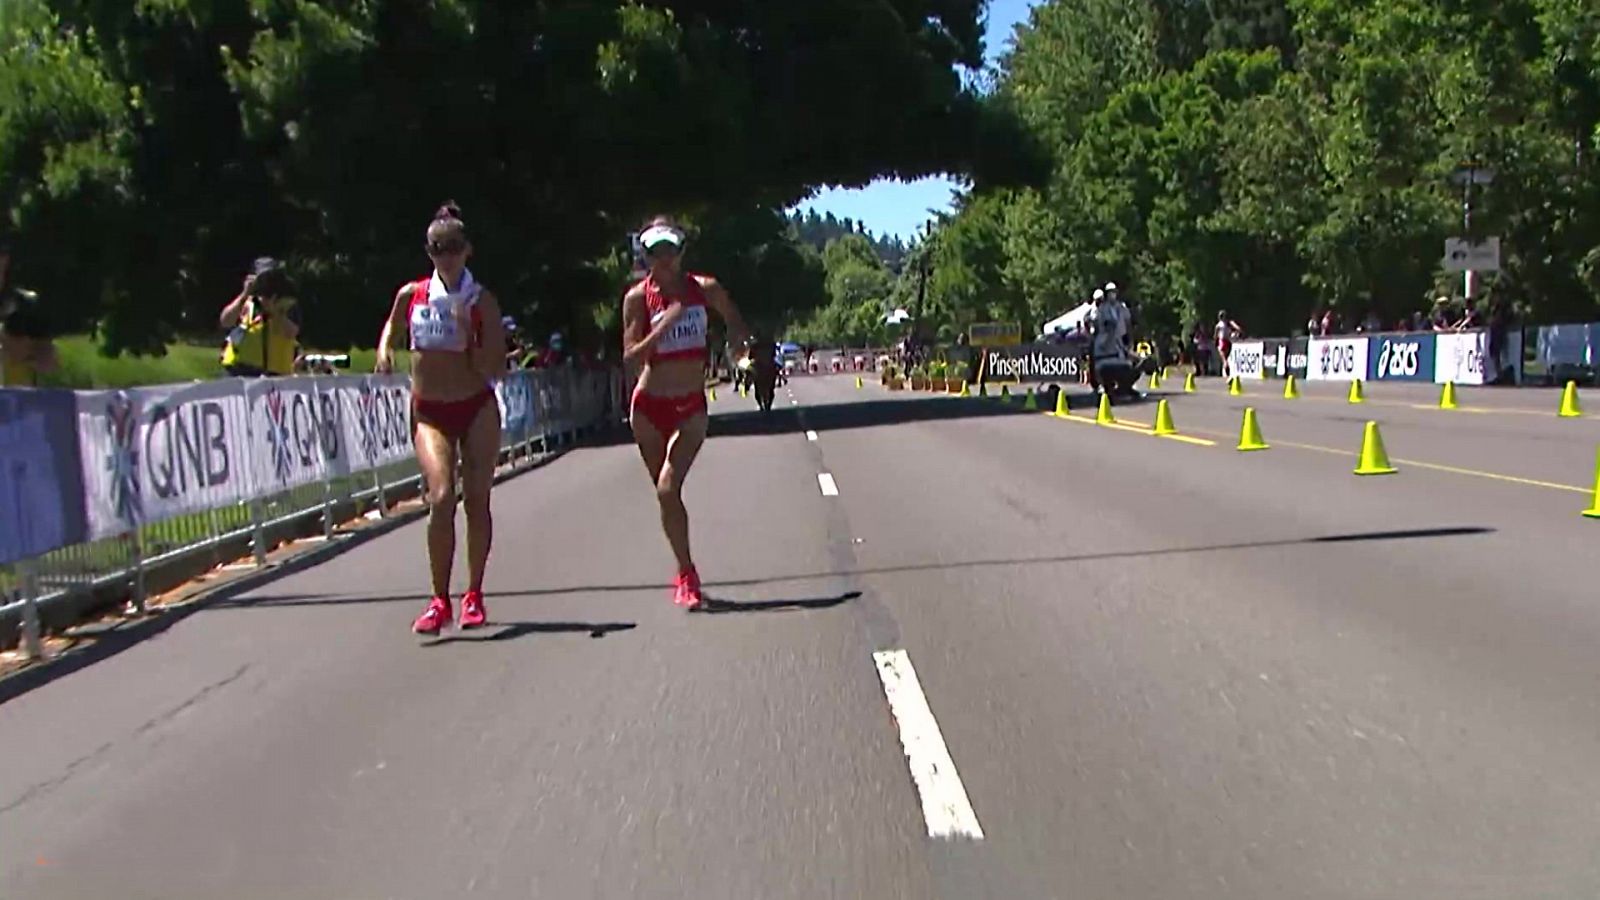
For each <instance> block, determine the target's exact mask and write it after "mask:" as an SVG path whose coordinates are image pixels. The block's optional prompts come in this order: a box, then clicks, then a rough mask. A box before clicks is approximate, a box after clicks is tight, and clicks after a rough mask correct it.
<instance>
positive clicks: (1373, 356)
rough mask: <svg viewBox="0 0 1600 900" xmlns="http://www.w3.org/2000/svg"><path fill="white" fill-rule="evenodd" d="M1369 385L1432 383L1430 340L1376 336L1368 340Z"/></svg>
mask: <svg viewBox="0 0 1600 900" xmlns="http://www.w3.org/2000/svg"><path fill="white" fill-rule="evenodd" d="M1368 341H1369V342H1370V343H1369V344H1368V349H1367V356H1368V358H1369V359H1370V361H1371V368H1370V369H1368V371H1367V378H1368V379H1369V380H1371V381H1432V380H1433V374H1434V373H1433V368H1434V336H1433V335H1431V334H1424V333H1400V334H1377V335H1373V336H1372V337H1371V338H1368Z"/></svg>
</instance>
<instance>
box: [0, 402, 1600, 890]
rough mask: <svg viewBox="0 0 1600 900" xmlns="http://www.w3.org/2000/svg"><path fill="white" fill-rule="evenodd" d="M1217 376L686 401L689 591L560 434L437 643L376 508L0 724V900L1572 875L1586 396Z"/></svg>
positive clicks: (644, 499) (419, 581)
mask: <svg viewBox="0 0 1600 900" xmlns="http://www.w3.org/2000/svg"><path fill="white" fill-rule="evenodd" d="M1172 384H1173V385H1174V386H1177V383H1176V382H1173V383H1172ZM1246 390H1247V392H1248V393H1247V396H1246V397H1243V398H1230V397H1227V396H1225V395H1224V394H1223V393H1222V391H1221V388H1220V384H1219V383H1218V382H1217V381H1215V380H1209V381H1202V391H1201V392H1200V393H1198V394H1193V395H1183V394H1181V393H1175V394H1171V395H1169V396H1170V398H1171V400H1172V402H1173V412H1174V415H1175V418H1176V420H1177V424H1178V426H1179V428H1180V429H1181V430H1183V431H1184V432H1185V434H1186V435H1188V436H1189V437H1190V438H1191V439H1192V440H1191V441H1188V442H1185V441H1176V440H1166V439H1158V438H1155V437H1152V436H1150V435H1148V434H1144V433H1141V432H1140V430H1139V428H1138V427H1137V426H1129V427H1126V428H1105V427H1100V426H1096V425H1093V424H1091V423H1089V422H1087V421H1083V420H1081V419H1080V420H1078V421H1071V422H1066V421H1060V420H1058V419H1055V418H1053V417H1048V416H1045V415H1038V414H1024V413H1022V412H1021V411H1020V410H1019V408H1018V406H1017V405H1013V406H1002V405H1001V404H1000V403H998V402H997V401H994V400H987V401H983V400H976V399H974V400H959V399H952V398H945V397H929V396H917V395H911V394H890V393H887V392H885V391H883V390H882V389H881V388H879V387H877V386H876V385H875V384H872V383H869V384H868V385H867V386H866V388H865V389H863V390H857V389H856V388H855V386H854V379H853V377H852V376H841V377H822V378H805V379H802V378H796V379H794V380H793V381H791V383H790V387H789V389H788V390H787V391H785V390H780V392H779V398H778V402H779V406H780V407H781V408H780V409H779V410H778V411H777V412H775V413H774V414H773V415H772V416H771V417H770V418H768V419H765V420H763V419H761V418H760V417H758V416H757V415H755V414H753V413H752V412H750V410H751V409H752V408H753V401H750V400H744V399H741V398H738V397H737V396H736V395H733V394H732V392H730V391H728V390H727V389H726V386H724V389H723V390H722V391H719V400H718V401H717V403H716V404H715V405H714V409H715V411H716V413H717V418H716V421H715V423H714V432H715V434H716V436H715V437H714V438H713V439H712V440H711V441H710V442H709V443H708V445H707V447H706V450H705V451H704V454H703V455H702V457H701V459H700V461H699V463H698V465H697V467H696V469H695V471H694V473H693V475H692V477H691V478H690V481H689V486H688V503H689V506H690V510H691V515H692V520H693V526H694V539H695V546H696V555H697V558H698V559H699V562H700V568H701V571H702V573H703V575H704V576H705V579H706V581H707V587H708V593H709V594H710V595H711V596H712V597H713V598H715V601H716V602H715V603H714V604H713V606H712V609H711V610H710V611H708V612H704V613H694V614H689V613H685V612H683V611H682V610H679V609H677V608H676V607H674V606H673V605H672V604H671V603H670V602H669V599H670V591H669V589H668V587H667V581H668V577H669V575H670V570H671V564H670V554H669V552H668V550H667V547H666V544H665V541H664V540H663V539H662V537H661V535H660V533H659V528H658V525H657V517H656V512H655V508H654V497H653V495H652V493H651V491H650V489H649V486H648V484H647V481H646V479H645V477H644V473H643V468H642V466H641V465H640V463H639V461H638V459H637V456H636V454H635V452H634V450H633V448H632V447H631V446H630V445H625V444H624V445H615V446H600V447H593V448H585V449H582V450H579V451H577V452H575V453H572V454H570V455H568V456H566V457H564V458H562V459H560V460H558V461H556V462H555V463H553V464H552V465H550V466H548V467H546V468H544V469H540V470H537V471H535V472H532V473H530V474H527V475H524V476H522V477H520V478H517V479H514V480H511V481H508V482H506V483H504V484H503V485H501V486H500V487H499V488H497V490H496V494H495V512H496V517H497V525H498V529H499V531H498V545H497V549H496V551H495V555H494V557H493V560H492V562H491V569H490V574H489V580H488V587H489V589H490V598H489V613H490V618H491V621H492V623H493V624H492V627H489V628H486V629H484V630H483V631H480V632H471V633H468V634H466V635H460V634H455V633H450V632H447V633H446V634H445V636H444V637H443V638H442V639H440V640H419V639H417V638H416V637H414V636H412V635H411V634H409V632H408V631H407V628H408V625H409V623H410V621H411V619H412V617H413V616H415V614H416V613H417V612H418V611H419V610H420V607H421V603H422V600H421V598H420V596H419V589H420V588H421V587H422V586H423V585H424V584H425V582H426V561H425V559H424V556H423V553H422V526H421V525H420V524H414V525H410V526H407V527H405V528H402V529H399V530H397V531H395V532H392V533H390V534H388V535H385V536H382V537H379V538H376V539H374V540H372V541H370V542H368V543H365V544H363V545H361V546H359V547H356V548H354V549H352V550H350V551H349V552H348V553H346V554H344V555H342V556H340V557H337V558H336V559H334V560H332V561H331V562H329V563H327V564H324V565H322V566H319V567H317V568H314V569H309V570H306V571H303V572H300V573H297V574H293V575H290V576H287V577H284V578H282V579H280V580H278V581H275V582H273V583H271V584H268V585H266V586H263V587H261V588H259V589H258V590H256V591H254V592H252V593H250V594H247V595H244V596H242V597H239V598H235V599H233V600H229V601H225V602H222V603H219V604H218V605H215V606H212V607H210V608H208V609H206V610H204V611H202V612H200V613H197V614H195V615H193V616H191V617H189V618H187V619H185V620H183V621H182V622H180V623H178V624H177V625H175V626H174V627H172V628H171V629H169V630H167V631H166V632H164V633H162V634H161V635H160V636H159V637H157V638H154V639H152V640H149V641H146V642H143V643H140V644H137V645H134V646H131V647H129V648H128V649H126V650H124V651H122V652H121V653H119V654H117V655H115V656H112V657H110V658H108V659H105V660H103V661H101V662H99V663H96V664H94V665H92V666H89V667H87V668H84V669H81V670H79V671H76V672H73V673H71V674H69V675H66V676H64V677H61V678H58V679H56V680H54V681H52V682H50V683H48V684H45V685H43V686H42V687H39V688H37V689H35V690H33V691H31V692H28V693H26V694H23V695H21V696H20V697H17V698H16V699H13V700H11V701H10V702H8V703H6V704H4V705H0V760H3V761H4V764H3V766H0V897H3V898H7V900H9V898H13V897H15V898H30V900H55V898H101V897H117V898H125V900H135V898H163V900H167V898H212V897H218V898H221V897H226V898H239V900H244V898H277V900H281V898H341V900H350V898H440V897H496V898H498V897H551V898H563V900H565V898H586V897H664V898H665V897H702V898H722V897H727V898H756V897H759V898H790V897H792V898H816V897H846V898H859V897H909V898H940V900H958V898H959V900H964V898H976V897H1018V898H1044V897H1062V898H1087V897H1096V898H1099V897H1119V898H1120V897H1140V898H1144V897H1150V898H1173V897H1216V898H1256V897H1259V898H1274V900H1277V898H1290V897H1311V898H1346V897H1349V898H1357V897H1359V898H1378V897H1384V898H1407V900H1411V898H1432V897H1438V898H1452V900H1456V898H1476V897H1483V898H1505V897H1519V898H1541V897H1551V898H1557V897H1559V898H1569V897H1580V896H1595V895H1596V893H1597V892H1600V853H1597V852H1596V851H1595V848H1596V847H1597V846H1600V817H1597V816H1596V810H1597V809H1600V767H1597V766H1595V764H1594V761H1595V760H1596V759H1600V709H1597V698H1600V653H1597V652H1596V648H1597V647H1600V601H1597V600H1596V597H1597V592H1596V587H1595V586H1596V584H1597V583H1600V578H1597V576H1600V565H1597V563H1596V556H1595V554H1593V553H1591V552H1590V551H1589V549H1588V547H1589V542H1590V541H1593V540H1594V539H1595V535H1597V534H1600V521H1594V520H1589V519H1585V518H1583V517H1582V516H1580V515H1579V512H1580V510H1582V509H1584V508H1586V507H1587V506H1589V501H1590V496H1589V494H1588V491H1589V489H1590V488H1591V487H1592V481H1591V479H1592V477H1593V474H1594V464H1595V448H1596V445H1597V443H1600V427H1597V420H1596V419H1594V418H1585V419H1576V420H1573V419H1568V420H1560V419H1557V418H1556V417H1555V408H1556V402H1557V397H1556V395H1555V394H1554V393H1549V392H1534V391H1515V392H1511V391H1493V390H1477V391H1474V390H1470V389H1463V391H1462V396H1461V401H1462V403H1463V405H1464V406H1465V407H1468V409H1464V410H1460V411H1456V412H1442V411H1439V410H1435V409H1431V408H1418V407H1428V406H1429V405H1431V404H1432V403H1433V401H1434V399H1435V397H1436V389H1435V388H1432V387H1430V386H1418V387H1409V386H1400V385H1381V386H1375V387H1370V388H1369V392H1368V393H1369V402H1368V403H1367V404H1366V405H1363V406H1360V407H1353V406H1351V405H1349V404H1347V403H1346V402H1345V401H1344V394H1343V388H1342V386H1338V387H1325V386H1313V387H1312V388H1311V389H1310V390H1308V393H1307V396H1305V397H1302V398H1301V399H1299V400H1284V399H1282V398H1281V397H1278V396H1276V394H1277V393H1278V391H1280V390H1281V386H1280V385H1278V384H1276V383H1254V384H1249V385H1247V386H1246ZM1246 404H1250V405H1253V406H1254V407H1255V408H1256V410H1257V412H1258V414H1259V417H1260V421H1261V425H1262V428H1263V431H1264V434H1265V437H1266V439H1267V441H1268V442H1269V443H1271V444H1272V445H1273V446H1272V447H1271V449H1269V450H1266V451H1261V452H1256V453H1239V452H1236V451H1235V450H1234V449H1233V443H1234V441H1235V440H1236V438H1237V433H1238V427H1239V416H1240V412H1241V410H1242V408H1243V406H1244V405H1246ZM1075 406H1076V407H1077V409H1076V413H1077V415H1079V416H1087V415H1090V414H1091V410H1090V409H1089V408H1088V403H1087V398H1084V397H1080V398H1078V399H1077V401H1076V402H1075ZM1116 412H1117V414H1118V416H1119V417H1120V418H1122V419H1123V421H1124V422H1142V423H1144V424H1146V425H1148V424H1149V423H1150V422H1151V421H1152V420H1153V418H1154V407H1153V404H1140V405H1134V406H1128V407H1119V408H1118V409H1117V411H1116ZM1368 419H1375V420H1378V421H1380V422H1381V423H1382V425H1383V429H1384V438H1385V440H1386V442H1387V444H1388V449H1389V452H1390V454H1391V456H1392V457H1394V458H1395V460H1396V465H1397V466H1398V467H1399V468H1400V472H1399V473H1398V474H1395V475H1392V476H1385V477H1379V478H1357V477H1356V476H1354V475H1352V474H1351V471H1350V470H1351V469H1352V468H1353V467H1354V465H1355V458H1354V455H1355V453H1356V451H1357V450H1358V448H1359V444H1360V438H1361V429H1362V424H1363V423H1364V422H1365V421H1366V420H1368ZM1206 442H1214V443H1211V444H1208V443H1206ZM824 475H826V476H830V477H826V478H823V477H819V476H824ZM827 488H834V489H836V493H829V492H825V491H826V489H827ZM913 669H914V672H915V677H914V678H912V677H910V674H911V671H912V670H913ZM924 704H925V706H924ZM903 741H904V743H903ZM946 754H947V755H946ZM930 832H932V833H934V834H938V835H953V836H932V835H931V834H930ZM980 835H981V836H980Z"/></svg>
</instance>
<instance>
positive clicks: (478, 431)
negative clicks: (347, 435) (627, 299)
mask: <svg viewBox="0 0 1600 900" xmlns="http://www.w3.org/2000/svg"><path fill="white" fill-rule="evenodd" d="M427 240H428V243H427V250H428V256H429V257H430V258H431V259H432V260H433V267H434V268H433V274H432V275H431V276H428V277H426V278H422V279H419V280H417V281H413V282H411V283H410V284H407V285H405V286H403V287H401V288H400V290H399V292H398V293H396V294H395V296H394V308H393V309H391V310H390V311H389V321H388V322H387V323H386V324H385V325H384V326H383V336H382V337H380V338H379V339H378V361H377V369H378V371H379V372H391V371H393V370H394V342H395V339H396V338H397V337H398V336H399V335H400V333H401V332H402V331H403V330H405V329H407V328H409V329H410V331H411V349H412V351H413V353H412V372H411V419H412V425H411V429H412V431H411V434H412V440H413V441H414V442H415V443H416V448H417V462H418V464H419V465H420V466H421V467H422V475H423V483H424V485H425V487H426V491H427V493H426V499H427V502H428V568H429V570H430V571H431V573H432V576H433V599H431V600H429V601H428V608H427V609H426V610H425V611H423V613H422V615H421V616H419V617H418V618H417V621H416V622H415V623H413V624H412V626H411V630H412V631H415V632H416V633H418V634H430V635H431V634H438V633H439V629H441V628H443V627H444V625H445V623H446V622H448V621H449V620H450V567H451V564H452V563H453V562H454V558H455V552H456V489H455V488H456V467H457V462H458V460H459V464H460V468H461V482H462V494H463V495H464V497H465V499H466V504H467V572H468V577H467V581H468V583H467V592H466V594H465V595H464V596H462V598H461V620H460V622H459V623H458V624H459V626H460V627H462V628H474V627H477V626H479V625H482V624H483V623H484V621H485V620H486V618H487V612H486V610H485V609H484V606H483V569H484V565H485V564H486V563H487V562H488V561H489V544H490V542H491V540H492V538H493V534H494V524H493V521H492V520H491V519H490V516H489V488H490V487H491V485H492V484H493V483H494V466H495V460H496V459H497V458H498V456H499V453H500V406H499V404H497V403H496V402H495V397H494V386H493V384H494V379H496V378H498V377H500V375H501V373H502V372H504V370H505V360H506V346H505V343H506V339H505V331H504V329H503V327H502V326H501V324H500V321H501V320H500V304H499V303H497V302H496V301H495V297H494V295H493V294H491V293H489V292H488V291H487V290H485V289H484V288H483V287H482V286H481V285H479V284H478V282H477V281H476V280H475V279H474V278H473V277H472V273H471V272H469V271H468V270H467V257H468V256H470V255H471V254H472V244H471V243H469V242H468V241H467V226H466V225H465V224H464V223H463V222H462V220H461V210H460V209H458V208H456V206H455V205H454V204H450V203H447V204H445V205H444V206H442V207H440V208H439V211H438V212H437V213H435V214H434V219H433V222H432V223H430V224H429V225H428V237H427ZM458 449H459V456H458V455H457V453H458Z"/></svg>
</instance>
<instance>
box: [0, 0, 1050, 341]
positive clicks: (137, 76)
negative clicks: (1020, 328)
mask: <svg viewBox="0 0 1600 900" xmlns="http://www.w3.org/2000/svg"><path fill="white" fill-rule="evenodd" d="M982 7H983V2H982V0H814V2H807V3H770V2H767V0H718V2H708V0H682V2H644V0H640V2H619V0H571V2H564V3H527V4H523V3H498V2H487V0H327V2H309V0H206V2H200V0H147V2H139V3H131V2H128V0H7V2H6V3H4V4H0V50H3V51H4V52H3V53H0V212H3V214H4V216H5V218H6V219H7V220H9V221H8V225H9V228H10V229H12V230H14V231H15V232H16V233H17V240H16V243H17V244H18V252H17V263H16V267H17V270H18V271H17V275H18V277H19V278H22V279H26V280H28V281H29V282H31V283H32V284H33V285H34V286H35V287H38V288H40V289H41V290H43V291H44V292H45V293H46V295H47V297H48V298H50V300H51V303H52V307H53V309H54V310H55V312H56V313H57V314H58V315H59V316H60V317H61V318H62V320H63V321H62V324H63V326H64V327H94V328H96V329H97V330H98V331H99V333H100V334H101V336H102V339H103V341H104V342H105V344H106V346H107V347H108V348H109V349H111V350H118V349H122V348H134V349H138V348H150V347H155V346H159V345H160V344H161V343H162V342H164V341H166V340H167V339H169V338H170V337H171V336H172V335H173V334H175V333H179V332H186V333H191V334H202V333H205V332H206V330H207V329H208V328H213V327H214V316H215V313H216V310H217V309H218V308H220V306H221V304H222V303H223V302H224V301H226V300H227V298H228V297H230V296H232V294H233V292H234V291H236V290H237V286H238V283H239V280H240V277H241V275H242V273H243V271H244V269H245V267H246V265H247V264H248V261H249V260H250V259H252V258H254V257H255V256H258V255H263V254H271V255H277V256H281V257H284V258H286V259H288V260H289V261H290V263H291V266H292V268H293V270H294V272H295V274H296V275H297V276H298V280H299V283H300V285H301V288H302V293H303V294H305V295H306V296H307V299H308V303H309V308H308V330H309V331H311V332H312V337H311V339H312V340H316V341H321V342H324V343H325V344H334V343H338V342H340V341H363V342H364V341H367V340H371V337H370V333H371V332H373V331H374V330H375V328H376V326H375V323H376V322H377V321H378V319H380V318H381V316H382V311H383V307H384V305H385V304H386V303H387V298H388V297H389V296H392V290H393V287H394V286H395V285H396V284H398V283H399V282H400V281H402V280H404V279H406V278H408V277H411V276H413V275H415V274H416V272H417V271H418V270H419V269H421V268H423V267H425V266H426V260H425V258H424V257H423V255H422V253H421V246H422V233H423V229H424V227H425V225H426V224H427V220H428V218H429V215H430V214H431V212H432V211H433V209H434V208H435V207H436V206H437V205H438V204H439V203H440V202H441V201H443V200H445V199H446V198H452V199H455V200H456V201H458V202H459V203H460V204H461V206H462V207H463V209H464V210H465V213H466V218H467V221H468V224H469V227H470V229H471V234H472V238H473V242H474V246H475V251H476V254H477V260H476V267H479V268H480V269H481V274H482V276H483V278H484V280H485V281H486V283H490V284H492V285H494V286H495V287H496V288H497V289H498V291H499V293H500V294H501V295H502V298H503V301H502V302H503V303H505V304H506V305H507V306H508V307H509V308H510V309H511V310H512V311H514V312H517V313H520V314H522V315H526V316H531V317H532V318H533V319H534V320H536V321H540V322H544V323H547V324H550V325H566V326H569V327H577V328H578V329H580V330H582V329H585V328H589V327H600V328H604V327H607V325H608V323H611V324H614V320H613V319H612V317H610V316H609V314H608V313H607V312H606V310H605V309H604V307H605V306H606V305H608V304H614V303H615V300H616V295H617V292H618V291H619V290H620V284H619V281H618V279H619V277H625V275H626V270H627V266H626V264H625V263H623V264H621V265H619V264H618V259H619V257H621V256H622V255H624V254H625V253H626V249H627V234H628V232H629V231H630V230H632V229H634V228H636V227H637V226H638V223H639V222H640V221H641V220H642V219H643V218H645V217H646V216H648V215H649V214H652V213H655V212H658V211H663V210H666V211H672V212H677V213H679V214H681V215H682V216H683V217H684V218H685V219H686V220H687V221H690V222H692V223H695V224H697V225H702V226H704V229H705V230H704V231H703V233H701V234H699V235H698V236H697V242H696V244H695V248H696V251H695V252H696V254H697V255H696V257H695V258H694V259H693V262H694V263H695V265H696V266H698V267H704V268H708V269H713V270H716V271H718V274H722V275H723V277H724V278H725V280H727V281H728V282H729V284H730V286H734V287H736V288H739V289H742V291H743V292H744V295H743V296H741V298H740V299H741V300H742V301H743V302H744V303H746V304H747V305H749V304H754V306H753V316H754V317H755V318H757V319H758V320H763V321H767V322H770V323H771V325H772V327H778V326H779V325H780V324H781V323H782V322H783V321H786V320H788V319H790V318H793V317H795V316H798V315H800V314H801V313H803V312H804V311H805V310H806V309H808V308H809V307H811V306H815V305H817V304H819V303H821V302H822V301H823V300H824V296H823V294H822V291H821V282H820V278H819V277H812V276H813V275H816V274H817V270H816V269H815V267H814V266H812V265H811V264H810V263H809V262H808V257H806V255H805V249H804V248H802V247H800V246H799V242H798V241H797V240H796V237H795V235H794V233H793V231H792V229H791V228H789V227H788V223H787V221H786V220H785V218H784V216H783V215H782V214H781V212H780V211H781V210H782V209H785V208H787V207H788V206H790V205H792V204H793V203H795V202H796V201H798V200H799V199H801V198H803V197H804V196H806V195H807V193H808V192H809V191H810V190H812V189H813V188H814V187H816V186H821V185H828V184H838V185H860V184H865V183H867V182H868V181H870V180H872V179H873V178H875V177H880V176H886V177H898V178H914V177H919V176H922V175H926V174H931V173H936V172H946V171H954V172H965V173H969V174H970V175H971V176H972V177H973V178H974V180H975V183H977V184H990V183H993V184H1004V183H1009V182H1010V181H1011V180H1013V179H1014V177H1015V173H1016V172H1017V171H1019V168H1025V164H1024V163H1025V154H1026V153H1028V152H1031V151H1030V150H1029V149H1028V148H1029V146H1030V145H1028V143H1027V141H1026V139H1025V136H1024V133H1023V132H1022V130H1021V128H1020V127H1019V126H1018V125H1017V124H1016V123H1015V120H1014V118H1012V117H1010V115H1009V114H1008V113H1006V112H1004V111H1002V110H1000V109H998V108H996V107H994V106H992V105H991V104H988V103H986V102H984V101H983V99H982V98H981V97H980V96H978V95H977V94H976V93H975V92H973V91H972V90H969V89H967V88H965V87H963V82H962V72H963V70H968V69H972V68H975V67H977V66H978V65H980V63H981V60H982V40H981V13H982ZM1019 161H1022V162H1019ZM806 273H811V274H810V275H807V274H806ZM808 292H809V293H808Z"/></svg>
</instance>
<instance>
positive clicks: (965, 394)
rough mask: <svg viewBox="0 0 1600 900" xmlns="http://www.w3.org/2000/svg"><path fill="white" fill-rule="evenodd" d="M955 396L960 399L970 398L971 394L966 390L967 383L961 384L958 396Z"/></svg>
mask: <svg viewBox="0 0 1600 900" xmlns="http://www.w3.org/2000/svg"><path fill="white" fill-rule="evenodd" d="M980 390H981V388H980ZM957 396H960V397H971V396H972V392H971V391H969V390H967V383H966V382H965V381H963V382H961V393H960V394H958V395H957Z"/></svg>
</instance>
